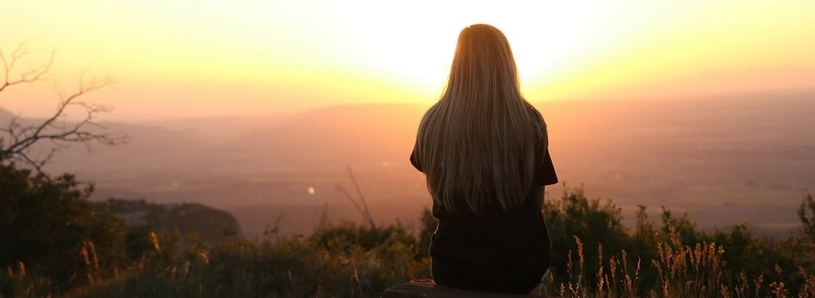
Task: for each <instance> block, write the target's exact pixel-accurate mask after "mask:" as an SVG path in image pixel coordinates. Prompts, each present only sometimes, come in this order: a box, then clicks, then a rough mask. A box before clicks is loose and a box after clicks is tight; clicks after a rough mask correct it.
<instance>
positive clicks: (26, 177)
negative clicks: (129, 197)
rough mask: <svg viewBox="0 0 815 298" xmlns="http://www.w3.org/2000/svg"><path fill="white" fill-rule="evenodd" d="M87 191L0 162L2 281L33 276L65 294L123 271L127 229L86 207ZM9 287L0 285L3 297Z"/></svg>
mask: <svg viewBox="0 0 815 298" xmlns="http://www.w3.org/2000/svg"><path fill="white" fill-rule="evenodd" d="M92 191H93V187H92V185H89V186H87V187H85V188H81V187H80V185H79V183H77V181H76V180H75V179H74V177H73V176H72V175H67V174H66V175H62V176H59V177H56V178H51V177H49V176H47V175H45V174H42V173H39V174H33V173H32V172H31V171H29V170H25V169H18V168H16V167H15V165H14V164H13V163H4V162H0V206H2V208H0V268H4V269H7V270H5V271H6V272H5V274H7V276H6V277H5V278H6V279H8V278H10V276H18V277H19V276H36V277H39V278H44V279H46V280H47V281H48V283H49V284H51V285H52V287H53V288H54V289H57V290H65V289H69V288H72V287H76V286H79V285H85V284H89V283H90V284H92V283H94V282H95V280H96V279H100V278H101V279H104V278H108V277H110V276H112V275H113V274H114V273H115V271H116V270H117V269H122V266H123V265H124V262H125V254H124V253H123V252H124V246H123V243H124V242H123V240H124V236H125V231H126V228H125V226H124V223H123V222H122V221H121V220H120V219H118V218H115V217H113V216H112V215H111V214H109V213H106V212H97V211H95V210H94V209H93V208H92V207H91V205H90V204H89V203H88V201H87V197H88V196H89V195H90V193H91V192H92ZM12 268H13V269H14V270H13V269H12ZM9 285H10V283H9V282H5V283H3V285H2V286H3V289H2V291H3V293H4V296H5V295H6V294H8V293H9V292H10V291H11V290H10V289H8V288H7V287H9Z"/></svg>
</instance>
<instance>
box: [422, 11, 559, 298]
mask: <svg viewBox="0 0 815 298" xmlns="http://www.w3.org/2000/svg"><path fill="white" fill-rule="evenodd" d="M547 146H548V137H547V132H546V124H545V123H544V121H543V118H542V117H541V115H540V113H538V111H537V110H535V108H534V107H532V105H530V104H529V103H528V102H527V101H526V100H525V99H524V98H523V96H522V95H521V93H520V87H519V82H518V72H517V68H516V65H515V59H514V57H513V56H512V51H511V49H510V47H509V42H508V41H507V39H506V37H505V36H504V34H503V33H501V31H499V30H498V29H496V28H495V27H492V26H490V25H484V24H476V25H472V26H469V27H467V28H464V29H463V30H462V31H461V33H460V34H459V37H458V44H457V45H456V52H455V56H454V57H453V63H452V66H451V69H450V77H449V79H448V82H447V88H446V89H445V91H444V93H443V94H442V96H441V99H440V100H439V101H438V102H437V103H436V104H435V105H433V106H432V107H431V108H430V109H428V111H427V112H426V113H425V115H424V117H423V118H422V121H421V123H420V124H419V131H418V134H417V137H416V145H415V147H414V149H413V153H412V154H411V157H410V161H411V163H412V164H413V166H415V167H416V168H417V169H418V170H419V171H422V172H424V173H425V174H426V177H427V188H428V190H429V191H430V194H431V196H432V197H433V215H434V216H435V217H436V218H437V219H438V220H439V224H438V226H437V228H436V232H435V233H434V234H433V238H432V239H431V244H430V256H431V257H432V271H433V279H434V280H435V282H436V283H437V284H440V285H446V286H452V287H457V288H463V289H469V290H478V291H488V292H503V293H513V294H527V293H529V294H530V295H536V294H537V293H534V292H535V291H536V290H537V289H538V287H539V286H540V281H541V278H542V277H543V275H544V273H545V272H546V270H547V269H548V267H549V259H550V247H551V243H550V240H549V232H548V230H547V227H546V223H545V222H544V220H543V217H542V215H541V208H542V206H543V193H544V191H543V189H544V185H549V184H555V183H557V176H556V174H555V170H554V167H553V166H552V161H551V159H550V157H549V151H548V147H547Z"/></svg>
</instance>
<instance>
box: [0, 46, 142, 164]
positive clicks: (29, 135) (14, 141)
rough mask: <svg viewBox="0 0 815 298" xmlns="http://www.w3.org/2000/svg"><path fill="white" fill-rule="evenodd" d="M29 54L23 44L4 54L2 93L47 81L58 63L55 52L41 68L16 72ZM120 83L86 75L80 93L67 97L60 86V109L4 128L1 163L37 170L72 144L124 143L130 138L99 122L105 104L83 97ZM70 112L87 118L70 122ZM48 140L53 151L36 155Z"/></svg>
mask: <svg viewBox="0 0 815 298" xmlns="http://www.w3.org/2000/svg"><path fill="white" fill-rule="evenodd" d="M28 54H29V52H28V49H27V47H26V46H25V44H24V43H21V44H20V45H19V46H18V47H17V49H15V50H14V51H13V52H12V54H11V57H9V58H7V57H6V56H4V55H3V53H2V51H0V62H2V67H3V70H4V71H3V73H2V74H3V75H4V76H3V79H2V81H0V92H2V91H3V90H5V88H7V87H9V86H14V85H18V84H26V83H34V82H38V81H45V80H46V79H45V75H46V74H47V73H48V71H49V70H50V69H51V65H52V64H53V62H54V53H53V52H52V53H51V56H50V58H49V60H48V61H47V62H46V63H43V64H41V65H39V66H31V67H29V68H28V69H26V70H22V71H19V72H17V71H15V67H16V66H17V65H18V64H19V63H20V61H21V60H23V59H25V58H26V56H27V55H28ZM115 82H116V81H115V80H114V78H113V77H111V76H106V77H103V78H98V77H95V78H92V79H90V80H86V79H85V74H84V73H83V74H82V75H81V76H80V79H79V86H78V88H77V90H76V91H74V92H73V93H70V94H67V95H66V94H65V93H63V92H62V91H60V90H59V89H58V88H56V86H55V87H54V88H55V89H56V90H57V91H56V92H57V94H58V95H59V102H58V104H57V108H56V110H55V111H54V112H53V113H52V114H51V115H50V116H49V117H47V118H45V119H43V120H38V121H30V120H23V119H22V118H21V116H19V115H18V116H15V117H12V118H11V120H10V121H9V123H8V125H7V126H6V127H0V160H2V159H5V158H9V159H12V160H16V161H20V162H22V163H25V164H28V165H29V166H31V167H33V168H34V169H36V170H37V171H41V169H42V167H43V166H44V165H45V164H46V163H47V162H48V161H50V160H51V158H52V157H53V156H54V155H55V153H56V152H57V151H59V150H60V149H64V148H67V147H68V146H69V145H71V144H76V143H79V144H83V145H85V146H86V147H87V148H88V150H90V144H91V143H100V144H103V145H108V146H115V145H119V144H123V143H125V142H126V141H127V137H126V136H125V135H123V134H114V133H107V132H104V130H105V129H106V128H107V127H106V126H105V125H103V124H101V123H99V122H97V120H96V119H97V116H98V115H99V114H104V113H107V112H109V111H110V108H108V107H107V106H104V105H99V104H94V103H91V102H86V101H83V100H82V99H81V98H82V97H83V96H84V95H86V94H88V93H91V92H94V91H97V90H99V89H102V88H106V87H110V86H111V85H112V84H114V83H115ZM69 110H79V111H82V113H83V115H82V116H81V117H79V118H76V119H74V120H70V119H68V111H69ZM45 141H48V142H50V143H51V147H50V149H48V150H47V153H46V154H44V155H40V154H36V155H35V153H34V152H33V151H32V148H33V146H34V145H36V144H40V143H42V142H45Z"/></svg>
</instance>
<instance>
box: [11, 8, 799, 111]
mask: <svg viewBox="0 0 815 298" xmlns="http://www.w3.org/2000/svg"><path fill="white" fill-rule="evenodd" d="M499 3H500V4H499ZM0 9H2V10H0V50H2V53H3V54H5V55H6V56H8V55H10V53H11V51H12V50H13V49H14V48H15V47H16V46H17V44H18V43H20V42H23V41H25V42H27V46H28V49H29V50H30V55H29V56H28V60H26V63H23V64H21V65H26V67H27V65H35V64H37V63H39V62H41V61H44V60H47V57H48V56H49V55H50V53H51V52H52V51H53V52H54V53H55V62H54V67H53V69H52V72H51V75H52V76H51V77H50V79H52V81H53V82H55V84H56V86H57V87H58V88H59V89H60V90H64V91H65V92H68V91H71V90H73V89H74V88H75V87H76V85H77V84H78V82H79V77H80V75H81V74H82V73H83V72H84V73H85V76H86V77H90V76H92V75H100V76H103V75H106V74H108V73H111V74H113V75H115V76H116V77H117V78H118V79H119V82H118V83H117V84H116V85H115V86H114V88H111V89H106V90H104V91H102V92H98V93H94V94H92V95H91V96H87V99H88V100H94V101H100V102H104V103H107V104H110V105H112V106H113V107H114V108H115V110H114V112H113V113H112V114H111V116H113V117H117V118H119V119H145V118H168V117H194V116H208V115H219V116H228V115H247V114H273V113H276V112H289V111H297V110H303V109H307V108H313V107H319V106H325V105H332V104H344V103H360V102H384V103H389V102H420V103H430V102H433V101H435V100H436V99H437V98H438V95H439V94H440V92H441V90H442V88H443V86H444V80H445V78H446V75H447V70H448V67H449V63H450V59H451V58H452V53H453V48H454V46H455V40H456V36H457V34H458V32H459V31H460V30H461V28H463V27H465V26H467V25H469V24H472V23H489V24H493V25H495V26H496V27H498V28H499V29H501V30H502V31H504V33H505V34H506V35H507V37H508V38H509V40H510V43H511V45H512V47H513V50H514V52H515V55H516V59H517V61H518V64H519V70H520V72H521V80H522V82H521V83H522V86H523V88H524V92H525V94H526V95H527V97H528V99H529V100H531V101H535V102H536V101H543V100H575V99H626V98H654V99H659V98H673V97H704V96H715V95H722V94H734V93H736V94H737V93H749V92H763V91H777V90H799V91H800V90H810V91H811V90H815V54H813V53H815V1H811V0H801V1H785V0H779V1H766V0H764V1H752V0H743V1H694V0H684V1H633V0H632V1H560V2H555V1H501V2H497V1H480V2H479V1H424V0H415V1H404V2H395V1H362V0H342V1H340V0H335V1H330V0H315V1H308V0H265V1H259V0H257V1H256V0H230V1H226V0H209V1H205V0H197V1H193V0H172V1H158V0H141V1H110V0H104V1H102V0H98V1H97V0H74V1H67V0H65V1H61V0H30V1H6V2H5V3H3V5H2V8H0ZM56 100H57V96H56V93H55V91H54V86H53V85H52V84H50V83H43V84H37V85H31V86H18V87H17V88H14V89H7V90H6V91H4V92H2V93H0V107H3V108H6V109H9V110H12V111H14V112H15V113H22V114H23V115H39V114H43V113H46V112H45V111H48V110H49V109H52V108H53V107H54V104H55V101H56Z"/></svg>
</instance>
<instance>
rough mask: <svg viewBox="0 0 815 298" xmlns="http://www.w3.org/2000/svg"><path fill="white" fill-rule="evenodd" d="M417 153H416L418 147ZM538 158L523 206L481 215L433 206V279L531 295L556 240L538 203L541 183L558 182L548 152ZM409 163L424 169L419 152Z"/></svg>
mask: <svg viewBox="0 0 815 298" xmlns="http://www.w3.org/2000/svg"><path fill="white" fill-rule="evenodd" d="M414 151H415V149H414ZM543 154H544V158H543V159H542V161H541V159H536V160H539V162H537V163H536V165H535V171H534V181H533V182H534V183H533V184H534V185H533V186H532V189H531V190H530V191H529V192H528V193H529V194H528V195H527V198H526V200H525V201H524V204H523V205H522V206H519V207H517V208H514V209H511V210H508V211H501V209H500V207H497V206H496V208H494V210H498V211H495V212H483V213H479V214H478V215H476V214H474V213H472V212H471V211H468V210H464V211H458V212H450V211H448V210H446V209H445V208H444V207H443V205H442V204H439V203H436V202H435V200H434V202H433V216H435V217H436V218H437V219H438V220H439V224H438V226H437V227H436V232H435V233H434V234H433V238H432V239H431V244H430V256H431V258H432V259H433V269H432V271H433V279H434V280H435V282H436V283H437V284H441V285H448V286H453V287H458V288H464V289H471V290H479V291H489V292H504V293H517V294H527V293H529V291H530V290H532V289H533V288H534V287H535V286H537V285H538V283H540V280H541V277H543V274H544V273H545V272H546V269H548V268H549V261H550V254H551V252H550V250H551V241H550V239H549V231H548V229H547V227H546V222H545V221H544V219H543V216H542V215H541V211H540V207H539V206H538V202H539V200H540V198H541V195H542V194H541V193H540V192H539V187H538V186H540V185H551V184H555V183H557V182H558V179H557V174H556V173H555V168H554V166H553V164H552V159H551V157H550V156H549V150H548V148H546V149H545V150H544V152H543ZM410 161H411V163H412V164H413V166H414V167H416V169H418V170H419V171H421V170H422V169H421V164H420V163H419V161H418V160H417V158H416V155H415V153H414V154H411V156H410Z"/></svg>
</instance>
